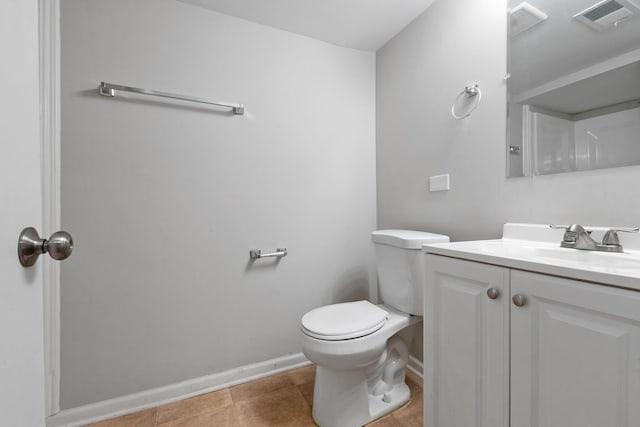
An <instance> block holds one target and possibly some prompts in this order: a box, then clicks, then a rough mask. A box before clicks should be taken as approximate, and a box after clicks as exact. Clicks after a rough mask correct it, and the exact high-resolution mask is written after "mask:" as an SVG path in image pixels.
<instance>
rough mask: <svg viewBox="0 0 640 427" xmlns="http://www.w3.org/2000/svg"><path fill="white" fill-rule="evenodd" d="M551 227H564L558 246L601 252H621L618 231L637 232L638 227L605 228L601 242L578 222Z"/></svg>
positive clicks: (552, 226)
mask: <svg viewBox="0 0 640 427" xmlns="http://www.w3.org/2000/svg"><path fill="white" fill-rule="evenodd" d="M549 227H551V228H562V229H564V230H565V231H564V236H563V237H562V242H560V246H562V247H563V248H571V249H582V250H586V251H603V252H622V245H621V244H620V239H619V238H618V233H619V232H625V233H637V232H638V230H639V229H638V228H611V229H609V230H607V232H606V233H605V234H604V237H603V239H602V243H598V242H596V241H595V240H593V238H592V237H591V230H585V228H584V227H583V226H581V225H579V224H572V225H570V226H566V225H550V226H549Z"/></svg>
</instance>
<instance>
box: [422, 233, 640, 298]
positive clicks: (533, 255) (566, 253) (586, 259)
mask: <svg viewBox="0 0 640 427" xmlns="http://www.w3.org/2000/svg"><path fill="white" fill-rule="evenodd" d="M585 228H587V229H589V230H591V229H593V230H594V231H593V233H592V236H593V238H594V239H595V240H596V241H598V240H599V239H601V238H602V234H603V233H604V231H606V229H607V228H606V227H589V226H585ZM563 234H564V231H563V230H552V229H550V228H549V226H548V225H539V224H514V223H507V224H505V225H504V228H503V237H502V239H496V240H476V241H468V242H453V243H438V244H430V245H424V246H423V249H424V250H425V251H426V252H427V253H430V254H436V255H444V256H448V257H454V258H461V259H466V260H470V261H477V262H482V263H486V264H493V265H499V266H503V267H507V268H514V269H518V270H526V271H533V272H537V273H544V274H551V275H554V276H561V277H567V278H571V279H577V280H586V281H589V282H596V283H602V284H606V285H613V286H620V287H625V288H630V289H636V290H640V236H638V235H637V234H635V235H630V234H629V235H627V234H626V233H620V241H621V243H622V245H623V247H624V253H608V252H597V251H584V250H577V249H567V248H561V247H560V241H561V240H562V236H563Z"/></svg>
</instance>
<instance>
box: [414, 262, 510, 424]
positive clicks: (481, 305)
mask: <svg viewBox="0 0 640 427" xmlns="http://www.w3.org/2000/svg"><path fill="white" fill-rule="evenodd" d="M489 289H493V290H495V291H496V292H497V297H496V298H495V299H491V298H490V297H489V296H488V294H487V291H488V290H489ZM492 296H493V295H492ZM508 299H509V270H508V269H506V268H501V267H495V266H491V265H485V264H479V263H475V262H469V261H462V260H457V259H453V258H447V257H442V256H438V255H427V283H426V288H425V313H424V328H425V340H424V375H425V377H424V390H425V410H424V417H425V426H426V427H507V426H508V422H509V396H508V393H509V376H508V374H509V323H508V322H509V306H510V304H509V303H508Z"/></svg>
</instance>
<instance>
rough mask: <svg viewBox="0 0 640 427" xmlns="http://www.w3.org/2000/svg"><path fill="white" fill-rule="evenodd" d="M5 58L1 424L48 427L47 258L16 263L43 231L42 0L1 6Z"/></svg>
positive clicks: (0, 154) (1, 99) (0, 157)
mask: <svg viewBox="0 0 640 427" xmlns="http://www.w3.org/2000/svg"><path fill="white" fill-rule="evenodd" d="M0 58H1V62H0V83H1V84H2V92H1V93H0V197H1V199H0V204H1V205H0V206H1V208H0V218H1V221H0V278H1V279H0V424H1V425H3V426H12V427H22V426H25V427H32V426H42V425H44V423H45V407H44V349H43V307H42V303H43V302H42V262H43V261H45V260H43V259H40V260H39V261H38V263H37V264H36V266H34V267H31V268H29V269H26V268H23V267H22V266H21V265H20V263H19V262H18V258H17V239H18V235H19V234H20V231H21V230H22V229H23V228H24V227H27V226H33V227H36V228H37V229H39V230H41V228H42V226H41V225H42V200H41V199H42V194H41V193H42V185H41V176H42V172H41V164H40V163H41V148H40V121H39V77H38V72H39V71H38V70H39V65H38V2H37V1H36V0H2V1H1V2H0ZM47 262H50V261H49V260H47Z"/></svg>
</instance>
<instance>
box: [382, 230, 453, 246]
mask: <svg viewBox="0 0 640 427" xmlns="http://www.w3.org/2000/svg"><path fill="white" fill-rule="evenodd" d="M371 240H373V241H374V242H375V243H382V244H384V245H391V246H396V247H398V248H403V249H422V245H425V244H427V243H446V242H448V241H449V236H445V235H442V234H435V233H427V232H426V231H414V230H377V231H374V232H372V233H371Z"/></svg>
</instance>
